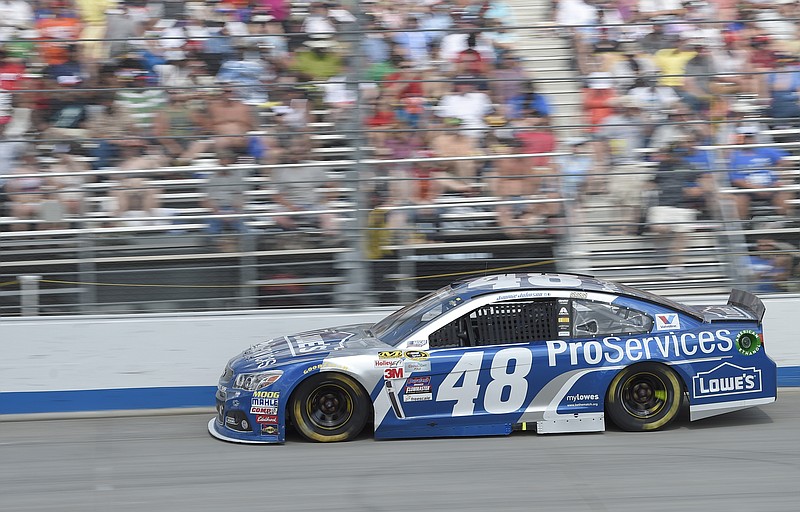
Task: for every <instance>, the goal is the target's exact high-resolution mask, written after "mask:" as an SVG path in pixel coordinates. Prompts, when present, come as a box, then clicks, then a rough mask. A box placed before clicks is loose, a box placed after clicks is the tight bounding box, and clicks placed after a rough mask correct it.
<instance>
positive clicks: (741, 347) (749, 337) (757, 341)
mask: <svg viewBox="0 0 800 512" xmlns="http://www.w3.org/2000/svg"><path fill="white" fill-rule="evenodd" d="M736 350H738V351H739V353H741V354H744V355H746V356H752V355H753V354H755V353H756V352H758V351H759V350H761V338H760V337H759V336H758V334H757V333H756V332H755V331H751V330H744V331H741V332H740V333H739V334H737V335H736Z"/></svg>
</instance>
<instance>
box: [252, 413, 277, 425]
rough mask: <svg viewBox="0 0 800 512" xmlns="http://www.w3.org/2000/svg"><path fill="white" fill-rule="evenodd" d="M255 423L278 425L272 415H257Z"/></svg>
mask: <svg viewBox="0 0 800 512" xmlns="http://www.w3.org/2000/svg"><path fill="white" fill-rule="evenodd" d="M256 423H262V424H267V425H277V424H278V417H277V416H276V415H274V414H270V415H267V414H259V415H258V416H256Z"/></svg>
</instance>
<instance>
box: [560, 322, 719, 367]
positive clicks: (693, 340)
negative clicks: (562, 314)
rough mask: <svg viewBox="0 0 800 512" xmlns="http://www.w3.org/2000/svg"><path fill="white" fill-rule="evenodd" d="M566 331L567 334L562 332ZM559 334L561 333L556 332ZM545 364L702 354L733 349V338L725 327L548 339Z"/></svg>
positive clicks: (620, 360)
mask: <svg viewBox="0 0 800 512" xmlns="http://www.w3.org/2000/svg"><path fill="white" fill-rule="evenodd" d="M565 334H567V333H565ZM558 335H559V336H561V335H562V332H561V331H559V333H558ZM545 343H546V344H547V364H548V366H550V367H554V366H558V365H559V363H560V364H569V365H570V366H578V365H584V364H587V365H597V364H601V363H610V364H617V363H620V362H622V361H640V360H648V359H653V358H658V359H685V358H687V357H691V356H696V357H703V356H707V355H711V354H719V353H720V352H721V353H726V352H730V351H731V350H734V348H733V345H734V341H733V337H732V336H731V331H730V330H728V329H717V330H715V331H700V332H697V333H694V332H684V333H680V334H675V333H659V334H658V335H657V336H653V335H649V336H639V337H636V338H621V337H619V336H606V337H604V338H603V339H602V340H591V341H585V342H570V341H568V340H548V341H546V342H545Z"/></svg>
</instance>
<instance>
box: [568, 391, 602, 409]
mask: <svg viewBox="0 0 800 512" xmlns="http://www.w3.org/2000/svg"><path fill="white" fill-rule="evenodd" d="M564 401H565V402H566V403H567V407H587V406H594V405H598V404H599V403H600V395H597V394H591V393H590V394H583V393H575V394H574V395H567V396H565V397H564Z"/></svg>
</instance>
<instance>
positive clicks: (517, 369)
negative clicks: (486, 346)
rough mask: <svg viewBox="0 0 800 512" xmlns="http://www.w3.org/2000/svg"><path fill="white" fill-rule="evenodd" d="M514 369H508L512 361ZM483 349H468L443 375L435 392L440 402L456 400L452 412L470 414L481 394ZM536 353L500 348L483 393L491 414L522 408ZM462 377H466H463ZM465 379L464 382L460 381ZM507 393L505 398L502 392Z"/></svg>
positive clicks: (522, 349)
mask: <svg viewBox="0 0 800 512" xmlns="http://www.w3.org/2000/svg"><path fill="white" fill-rule="evenodd" d="M512 360H513V361H514V369H513V370H512V371H511V373H509V372H508V367H509V363H510V362H511V361H512ZM482 362H483V352H467V353H466V354H464V355H463V356H461V359H459V360H458V362H457V363H456V365H455V366H454V367H453V369H452V370H451V371H450V373H449V374H448V375H447V376H446V377H445V378H444V380H443V381H442V384H441V385H440V386H439V391H438V393H437V394H436V401H437V402H447V401H452V400H455V402H456V404H455V405H454V406H453V416H469V415H470V414H472V412H473V411H474V409H475V399H477V398H478V395H479V394H480V385H479V384H478V377H479V375H480V369H481V364H482ZM532 362H533V355H532V354H531V351H530V350H528V349H526V348H507V349H503V350H500V351H498V352H497V353H496V354H495V355H494V358H493V359H492V366H491V369H490V371H489V375H490V376H491V380H490V381H489V384H488V385H487V386H486V393H484V396H483V408H484V409H485V410H486V412H488V413H489V414H507V413H510V412H514V411H517V410H519V409H520V407H522V405H523V404H524V403H525V397H526V396H527V395H528V380H527V379H526V377H527V376H528V374H529V373H530V371H531V364H532ZM462 379H463V380H462ZM459 380H462V382H461V385H458V382H459ZM506 388H508V396H507V398H506V399H505V400H503V392H504V391H505V389H506Z"/></svg>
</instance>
